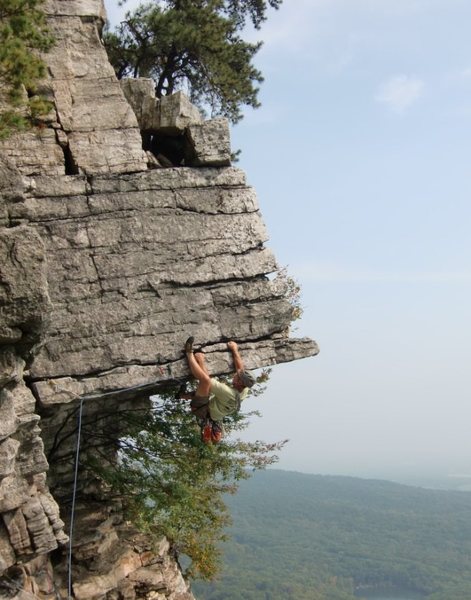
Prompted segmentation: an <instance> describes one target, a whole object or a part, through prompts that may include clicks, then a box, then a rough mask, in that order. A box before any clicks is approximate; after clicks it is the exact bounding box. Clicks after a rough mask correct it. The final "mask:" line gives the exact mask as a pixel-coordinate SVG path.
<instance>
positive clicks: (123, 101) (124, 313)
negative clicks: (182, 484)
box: [0, 0, 317, 600]
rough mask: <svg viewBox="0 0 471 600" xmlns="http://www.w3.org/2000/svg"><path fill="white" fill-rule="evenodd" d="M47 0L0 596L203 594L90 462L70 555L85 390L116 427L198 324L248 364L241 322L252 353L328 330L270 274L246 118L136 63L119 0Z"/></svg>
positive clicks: (12, 189) (3, 243)
mask: <svg viewBox="0 0 471 600" xmlns="http://www.w3.org/2000/svg"><path fill="white" fill-rule="evenodd" d="M46 11H47V14H48V21H49V26H50V28H51V29H52V31H53V33H54V35H55V38H56V44H55V46H54V48H53V50H52V51H51V52H50V53H49V54H48V55H46V56H45V60H46V62H47V65H48V73H49V76H48V79H47V80H46V81H45V82H44V84H43V86H42V90H41V91H42V93H43V94H45V95H46V96H47V97H49V99H50V100H51V102H52V103H53V106H54V109H53V110H51V113H50V114H49V115H47V116H46V117H45V118H44V122H43V123H42V125H41V127H40V128H36V129H33V130H31V131H29V132H27V133H21V134H17V135H14V136H12V137H10V138H9V139H8V140H6V141H3V142H2V143H1V144H0V317H1V320H0V513H1V517H2V518H1V519H0V597H1V598H3V597H5V598H7V597H8V598H18V599H20V598H21V599H22V598H33V597H35V598H43V599H47V600H49V599H50V600H52V599H53V598H54V599H56V598H58V597H60V598H66V597H67V589H68V585H69V586H70V580H69V578H72V583H73V586H72V592H73V595H74V597H76V598H80V599H84V600H85V599H98V598H108V599H110V600H111V599H119V598H121V599H123V600H124V599H129V600H130V599H133V598H153V599H156V600H157V599H159V598H169V599H170V600H185V599H189V598H192V596H191V593H190V591H189V589H188V585H187V583H186V582H185V581H184V579H183V577H182V575H181V572H180V569H179V567H178V564H177V563H176V562H175V560H174V558H173V557H172V552H171V549H170V548H169V544H168V542H167V541H166V540H162V541H161V542H160V544H157V545H155V544H153V545H151V544H150V542H149V540H146V539H145V537H144V536H143V535H142V534H139V533H138V532H136V531H134V530H133V528H132V526H131V525H130V524H129V523H126V522H125V521H124V520H123V517H122V515H121V512H120V505H119V503H118V502H109V501H108V502H105V501H104V498H103V496H102V494H101V492H100V488H99V485H98V483H97V482H96V481H94V480H93V478H87V477H86V476H85V474H84V473H82V478H81V489H80V491H81V493H82V494H81V496H79V497H80V498H82V499H83V498H84V497H85V496H86V497H87V498H88V501H87V502H86V503H85V502H83V501H82V500H80V501H79V502H78V504H77V506H76V507H75V511H74V518H75V529H74V531H75V532H76V533H75V534H74V539H73V544H72V548H73V552H72V556H71V557H70V560H71V564H70V567H71V568H69V565H68V564H67V563H68V559H67V552H66V550H67V546H68V544H67V542H68V537H67V533H66V532H68V531H69V529H68V527H65V526H64V521H66V522H67V524H68V523H69V521H70V514H71V512H70V498H71V486H72V480H73V471H74V464H75V463H74V459H75V456H74V452H75V448H76V435H75V434H76V417H77V409H78V402H79V400H80V399H82V402H83V403H84V413H83V419H84V422H88V423H94V427H95V430H94V432H95V433H94V435H95V437H96V438H97V439H98V437H99V435H98V434H99V431H100V428H109V427H113V419H112V417H110V416H109V415H110V414H111V415H112V413H113V411H114V410H119V409H121V408H123V407H125V406H128V405H133V406H135V405H136V404H137V403H140V402H145V401H146V399H147V398H148V397H149V396H150V395H151V394H152V393H155V392H158V391H159V390H160V389H161V387H162V386H163V385H168V384H169V383H176V382H180V381H183V380H185V379H187V378H188V376H189V373H188V370H187V366H186V362H185V360H183V354H182V346H183V343H184V341H185V339H186V337H187V335H188V334H192V335H194V336H195V337H196V339H197V340H198V341H199V342H202V343H203V344H204V348H205V353H206V356H207V359H208V365H209V368H210V369H211V371H212V372H213V373H214V374H225V373H228V372H230V371H231V368H232V365H231V364H230V360H229V358H230V357H229V354H228V353H227V351H226V347H225V341H226V340H228V339H232V338H233V339H236V340H237V341H238V342H239V343H240V347H241V351H242V352H243V355H244V360H245V362H246V364H247V367H248V368H258V367H263V366H267V365H272V364H275V363H279V362H284V361H289V360H295V359H298V358H303V357H307V356H312V355H314V354H316V353H317V347H316V345H315V343H314V342H312V341H311V340H309V339H291V338H290V337H289V325H290V322H291V319H292V306H291V304H290V302H289V299H288V297H287V295H288V289H287V285H286V282H285V281H283V279H282V278H278V279H277V278H272V277H270V274H274V273H276V272H277V265H276V262H275V259H274V257H273V254H272V253H271V251H270V250H269V249H268V248H267V247H266V246H265V243H266V241H267V233H266V231H265V227H264V224H263V220H262V218H261V215H260V212H259V209H258V205H257V199H256V195H255V193H254V190H253V189H252V188H251V187H250V186H248V185H247V183H246V178H245V175H244V173H243V172H241V171H240V170H238V169H235V168H233V167H231V166H230V142H229V128H228V124H227V121H226V120H224V119H213V120H209V121H205V120H204V119H203V118H202V117H201V115H200V114H199V112H198V111H197V110H196V109H195V107H193V106H191V104H189V102H188V100H187V99H186V98H185V96H184V95H182V94H181V93H178V94H175V95H174V96H173V97H169V98H165V99H162V101H158V100H157V99H156V98H155V97H154V95H153V91H152V84H151V83H150V82H149V81H146V80H142V81H140V80H137V81H127V82H121V83H120V82H118V81H117V80H116V78H115V76H114V73H113V69H112V68H111V66H110V64H109V63H108V60H107V57H106V53H105V51H104V48H103V45H102V42H101V40H100V32H101V28H102V26H103V19H104V9H103V6H102V2H101V0H81V1H80V0H48V2H47V3H46ZM105 415H108V416H105ZM94 435H93V434H92V435H91V437H94ZM91 437H90V434H89V437H88V438H87V439H85V440H84V443H83V445H84V451H90V448H92V447H96V445H94V444H92V443H91ZM48 462H49V464H48ZM71 573H72V575H71ZM68 580H69V581H68Z"/></svg>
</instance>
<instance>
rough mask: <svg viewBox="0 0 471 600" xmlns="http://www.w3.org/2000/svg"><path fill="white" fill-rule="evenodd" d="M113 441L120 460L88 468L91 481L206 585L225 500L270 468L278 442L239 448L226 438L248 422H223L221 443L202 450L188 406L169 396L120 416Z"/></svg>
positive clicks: (214, 567)
mask: <svg viewBox="0 0 471 600" xmlns="http://www.w3.org/2000/svg"><path fill="white" fill-rule="evenodd" d="M119 417H120V421H121V423H120V430H121V431H126V437H125V438H121V439H119V440H116V444H117V448H118V449H119V452H118V456H119V460H118V463H117V464H116V463H115V462H113V463H111V462H108V463H103V461H100V463H98V462H97V461H96V462H95V463H94V464H93V463H92V462H91V459H89V466H92V468H93V469H94V471H95V473H98V474H99V475H100V476H101V477H102V479H103V480H104V481H105V482H107V483H108V485H109V486H110V490H111V491H110V493H111V494H112V495H116V496H119V497H120V498H122V499H123V502H124V505H125V508H126V510H127V513H128V516H129V518H130V519H131V520H132V521H133V523H135V524H136V525H137V526H138V527H139V528H140V529H141V530H143V531H146V532H149V533H151V534H152V535H154V536H159V535H165V536H167V537H168V539H169V540H170V541H171V542H172V544H173V547H174V548H175V550H176V551H177V552H178V553H179V554H185V555H187V556H188V557H189V558H190V559H191V566H190V568H189V571H188V575H189V576H192V577H200V578H203V579H211V578H212V577H214V576H215V574H216V573H217V571H218V567H219V555H220V550H219V542H221V541H222V540H223V539H224V538H225V533H224V528H225V527H226V526H227V525H228V524H229V521H230V519H229V513H228V510H227V507H226V504H225V502H224V498H223V497H224V495H225V494H232V493H234V492H235V491H236V489H237V482H238V481H240V480H242V479H246V478H247V477H248V476H249V471H248V469H252V470H254V469H262V468H264V467H265V466H267V465H270V464H272V463H273V462H274V461H276V460H277V458H276V456H275V455H274V454H273V453H274V452H276V451H277V450H279V449H280V448H281V447H282V446H283V442H281V443H275V444H267V443H264V442H260V441H257V442H244V441H241V440H239V439H233V438H232V434H233V433H235V432H237V431H239V430H241V429H244V428H245V427H246V426H247V423H248V418H247V417H248V415H247V416H246V415H242V414H240V413H239V414H237V415H234V416H232V417H227V418H226V419H225V421H224V428H225V430H226V436H225V438H224V440H223V441H222V442H221V443H220V444H218V445H214V446H213V445H205V444H203V442H202V441H201V434H200V428H199V427H198V425H197V423H196V421H195V418H194V417H193V416H192V415H191V413H190V412H189V408H188V404H187V403H185V402H178V401H175V400H174V399H173V396H172V394H167V395H162V396H160V397H158V398H157V397H154V398H153V400H152V403H151V406H150V407H149V408H148V409H146V410H136V411H122V412H121V413H119Z"/></svg>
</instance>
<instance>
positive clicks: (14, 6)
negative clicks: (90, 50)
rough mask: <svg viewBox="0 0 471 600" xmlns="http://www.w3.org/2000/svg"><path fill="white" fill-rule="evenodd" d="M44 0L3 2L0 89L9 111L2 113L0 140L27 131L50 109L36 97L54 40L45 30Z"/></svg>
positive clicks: (0, 29)
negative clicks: (45, 54) (44, 57)
mask: <svg viewBox="0 0 471 600" xmlns="http://www.w3.org/2000/svg"><path fill="white" fill-rule="evenodd" d="M40 6H41V0H2V3H1V6H0V88H1V89H2V93H3V95H4V99H5V100H6V104H7V108H6V109H5V110H2V111H1V113H0V138H4V137H6V136H7V135H9V134H10V133H11V131H12V130H14V129H24V128H25V127H27V126H28V125H29V124H30V123H31V121H34V119H35V118H36V117H37V116H38V114H41V113H43V112H45V111H47V110H48V109H49V104H48V103H47V102H45V101H44V100H43V99H41V98H40V97H38V96H37V95H36V91H37V84H38V81H39V80H40V79H41V78H42V77H43V76H44V74H45V65H44V62H43V61H42V60H41V58H40V57H39V56H38V54H37V52H38V51H40V52H46V51H47V50H48V49H49V48H50V47H51V45H52V38H51V36H50V35H49V34H48V32H47V29H46V26H45V18H44V14H43V12H42V11H41V8H40Z"/></svg>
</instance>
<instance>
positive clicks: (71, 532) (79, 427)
mask: <svg viewBox="0 0 471 600" xmlns="http://www.w3.org/2000/svg"><path fill="white" fill-rule="evenodd" d="M82 413H83V398H80V406H79V412H78V425H77V446H76V449H75V471H74V486H73V489H72V507H71V510H70V529H69V555H68V560H67V565H68V585H67V594H68V597H69V598H72V540H73V535H74V519H75V498H76V496H77V481H78V466H79V456H80V436H81V433H82Z"/></svg>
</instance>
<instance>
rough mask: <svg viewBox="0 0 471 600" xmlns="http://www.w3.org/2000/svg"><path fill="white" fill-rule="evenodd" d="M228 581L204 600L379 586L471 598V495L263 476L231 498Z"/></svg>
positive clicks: (316, 597)
mask: <svg viewBox="0 0 471 600" xmlns="http://www.w3.org/2000/svg"><path fill="white" fill-rule="evenodd" d="M228 504H229V505H230V507H231V512H232V515H233V521H234V524H233V527H232V528H231V529H230V532H229V533H230V536H231V538H232V539H231V540H230V541H228V542H227V543H226V544H225V545H224V554H225V559H224V563H225V566H224V570H223V575H222V578H221V580H220V581H218V582H216V583H213V584H202V583H196V584H195V585H194V591H195V595H196V597H197V598H198V600H291V599H292V600H308V599H309V600H351V599H352V598H354V592H356V593H357V595H358V596H360V597H361V594H362V592H363V593H367V592H368V591H371V590H374V589H380V588H383V589H384V588H388V587H391V588H392V589H396V590H410V591H414V590H415V591H416V592H420V593H422V594H423V595H424V597H426V598H427V599H428V600H471V493H469V492H454V491H442V490H429V489H423V488H418V487H411V486H405V485H400V484H397V483H391V482H388V481H380V480H369V479H358V478H353V477H333V476H322V475H306V474H301V473H294V472H289V471H279V470H268V471H264V472H258V473H256V474H254V476H253V477H252V478H251V479H250V480H248V481H244V482H242V484H241V486H240V490H239V492H238V494H236V495H235V496H233V497H229V498H228Z"/></svg>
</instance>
